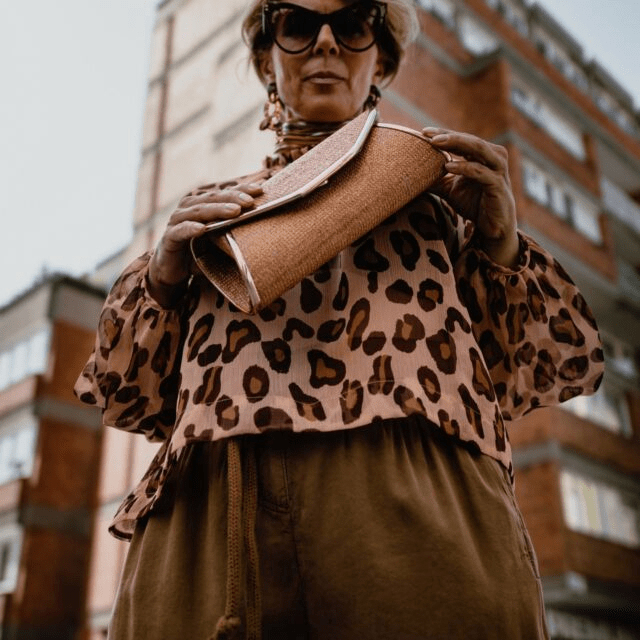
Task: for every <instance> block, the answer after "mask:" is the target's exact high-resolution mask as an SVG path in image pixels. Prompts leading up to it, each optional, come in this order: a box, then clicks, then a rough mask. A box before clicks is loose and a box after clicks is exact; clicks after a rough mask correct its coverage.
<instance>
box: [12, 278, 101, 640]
mask: <svg viewBox="0 0 640 640" xmlns="http://www.w3.org/2000/svg"><path fill="white" fill-rule="evenodd" d="M103 299H104V292H103V290H101V289H96V288H94V287H91V286H88V285H87V284H85V283H82V282H78V281H76V280H72V279H70V278H65V277H61V276H52V277H49V278H46V279H45V280H43V281H42V282H41V283H40V284H38V285H36V286H34V287H33V288H32V289H30V290H29V291H27V292H26V293H24V294H23V295H21V296H20V297H19V298H18V299H16V300H15V301H13V302H11V303H10V304H8V305H6V306H5V307H4V308H2V309H0V629H1V632H0V636H1V637H2V638H3V640H5V639H7V640H25V639H27V638H34V639H37V638H43V639H44V638H50V639H54V638H55V639H56V640H73V639H75V638H78V637H79V636H78V634H79V633H80V632H81V630H82V628H83V627H84V605H85V602H86V597H87V580H88V567H89V557H90V551H91V534H92V530H93V523H94V509H95V504H96V502H95V501H96V486H97V478H98V476H97V469H98V462H99V460H100V445H101V440H102V430H101V429H100V415H99V413H97V412H96V411H95V410H93V409H88V408H86V407H85V406H83V405H81V404H80V402H78V401H77V400H76V399H75V398H74V396H73V394H72V386H73V380H74V377H75V376H76V375H77V372H78V370H79V369H81V368H82V366H83V362H84V361H86V357H87V351H88V350H89V349H91V345H92V344H93V341H94V335H95V324H96V322H97V318H98V314H99V311H100V308H101V306H102V301H103Z"/></svg>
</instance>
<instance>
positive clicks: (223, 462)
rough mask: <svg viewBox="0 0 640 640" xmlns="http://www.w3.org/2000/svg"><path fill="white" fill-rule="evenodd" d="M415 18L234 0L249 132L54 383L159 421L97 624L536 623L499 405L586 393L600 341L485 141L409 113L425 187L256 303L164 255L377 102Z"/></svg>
mask: <svg viewBox="0 0 640 640" xmlns="http://www.w3.org/2000/svg"><path fill="white" fill-rule="evenodd" d="M212 10H213V5H212ZM415 24H416V18H415V15H414V9H413V5H412V3H411V2H410V0H390V1H388V2H386V3H382V2H377V1H371V0H355V1H346V0H296V2H295V3H289V2H286V3H285V2H271V1H269V2H266V1H265V0H253V2H252V4H251V7H250V10H249V13H248V16H247V18H246V20H245V23H244V34H245V37H246V40H247V42H248V44H249V46H250V48H251V55H252V60H253V63H254V66H255V69H256V71H257V72H258V75H259V77H260V78H261V80H263V81H264V84H265V86H266V87H267V90H268V101H267V105H266V109H265V113H266V117H265V122H264V123H263V126H268V127H270V128H273V129H274V130H275V131H276V148H275V151H274V153H273V155H272V156H270V157H269V158H267V159H266V161H265V163H264V168H263V169H262V170H260V171H258V172H257V173H255V174H254V175H252V176H249V177H245V178H241V179H238V180H234V181H226V182H225V183H223V184H211V185H207V186H205V187H202V188H200V189H197V190H195V191H193V192H192V193H191V194H189V195H187V196H185V197H184V198H183V199H182V201H181V202H180V203H179V205H178V208H177V209H176V211H175V212H174V213H173V215H172V216H171V219H170V221H169V224H168V226H167V229H166V231H165V233H164V235H163V237H162V239H161V241H160V243H159V245H158V247H157V249H156V251H155V252H153V254H151V255H145V256H142V257H141V258H139V259H138V260H137V261H135V262H134V263H133V264H132V265H130V266H129V267H128V268H127V269H126V270H125V272H124V273H123V275H122V276H121V278H120V279H119V280H118V282H117V283H116V284H115V286H114V288H113V290H112V291H111V293H110V294H109V296H108V299H107V301H106V304H105V307H104V311H103V314H102V317H101V319H100V327H99V332H98V337H97V341H96V348H95V351H94V353H93V355H92V357H91V359H90V360H89V362H88V364H87V366H86V368H85V370H84V371H83V373H82V375H81V377H80V379H79V380H78V383H77V386H76V391H77V393H78V395H79V397H80V398H81V399H82V400H84V401H86V402H88V403H92V404H97V405H99V406H100V407H102V409H103V411H104V423H105V424H106V425H110V426H114V427H116V428H120V429H124V430H127V431H130V432H135V433H143V434H145V435H146V436H147V437H148V438H150V439H152V440H156V441H160V442H162V443H163V444H162V447H161V448H160V450H159V452H158V455H157V456H156V458H155V459H154V461H153V463H152V465H151V467H150V469H149V470H148V472H147V473H146V475H145V476H144V478H143V479H142V482H141V483H140V484H139V485H138V487H137V488H136V489H135V491H134V492H133V493H132V494H131V495H130V496H129V497H128V498H127V499H126V501H125V502H124V503H123V505H122V506H121V507H120V509H119V510H118V513H117V514H116V517H115V519H114V521H113V524H112V531H113V532H114V533H115V534H116V535H118V536H120V537H123V538H126V539H131V547H130V550H129V555H128V558H127V562H126V566H125V569H124V573H123V576H122V582H121V586H120V590H119V593H118V596H117V601H116V604H115V610H114V616H113V620H112V626H111V635H110V637H111V638H114V639H116V640H123V639H129V638H136V639H139V638H145V639H147V640H155V639H160V638H177V637H180V638H189V639H190V640H198V639H200V638H202V639H203V640H204V639H205V638H208V637H209V636H211V634H213V633H214V632H215V634H216V635H217V637H219V638H224V637H234V634H236V633H238V634H240V633H244V634H245V635H246V636H247V637H250V638H257V637H259V636H260V635H261V634H262V635H263V636H264V637H265V638H278V639H286V638H319V639H329V638H330V639H332V640H341V639H344V640H347V639H353V638H380V639H385V640H386V639H389V638H402V639H409V638H448V639H452V638H453V639H455V638H464V639H465V640H469V639H471V638H477V639H480V638H482V639H483V640H485V639H487V638H496V639H498V638H500V639H507V638H509V639H512V638H519V639H529V638H531V639H534V638H536V639H537V638H544V637H546V631H545V627H544V613H543V605H542V599H541V591H540V583H539V575H538V569H537V564H536V560H535V556H534V553H533V550H532V548H531V544H530V541H529V538H528V535H527V532H526V530H525V528H524V524H523V522H522V518H521V516H520V514H519V511H518V508H517V506H516V504H515V501H514V496H513V491H512V484H511V478H512V467H511V458H510V448H509V442H508V437H507V433H506V430H505V427H504V419H507V420H509V419H514V418H517V417H519V416H521V415H523V414H524V413H526V412H528V411H530V410H532V409H534V408H536V407H538V406H542V405H548V404H553V403H557V402H560V401H562V400H565V399H568V398H570V397H573V396H575V395H577V394H580V393H590V392H593V390H594V389H596V388H597V386H598V384H599V381H600V378H601V375H602V351H601V349H600V345H599V341H598V335H597V329H596V325H595V322H594V320H593V317H592V316H591V313H590V311H589V309H588V307H587V306H586V304H585V302H584V299H583V298H582V296H581V295H580V293H579V292H578V291H577V290H576V288H575V286H574V285H573V283H572V282H571V280H570V278H569V277H568V276H567V275H566V273H565V272H564V271H563V269H562V268H561V267H560V265H558V263H557V262H556V261H555V260H554V259H553V258H552V257H551V256H550V255H549V254H547V253H546V252H545V251H544V250H543V249H541V248H540V247H539V246H537V245H536V244H535V243H534V242H533V241H532V240H531V239H530V238H528V237H527V236H525V235H523V234H521V233H519V232H518V231H517V228H516V216H515V204H514V198H513V195H512V192H511V188H510V182H509V175H508V162H507V155H506V151H505V150H504V149H503V148H502V147H499V146H496V145H493V144H490V143H488V142H485V141H483V140H480V139H478V138H476V137H474V136H471V135H468V134H463V133H456V132H451V131H441V130H433V129H426V130H425V132H424V133H425V135H427V136H428V137H430V139H431V142H432V143H433V144H434V145H435V146H436V147H438V148H440V149H442V150H446V151H448V152H450V153H451V154H453V156H452V157H453V158H454V159H453V160H451V161H450V162H448V163H447V165H446V169H447V171H448V173H447V175H446V176H445V178H444V179H443V180H442V181H441V182H440V183H439V184H438V185H436V188H435V189H434V193H425V194H423V195H422V196H420V197H418V198H417V199H416V200H414V201H413V202H412V203H410V204H409V205H408V206H406V207H403V208H402V209H401V210H399V211H398V212H396V213H395V214H394V215H393V216H391V218H389V220H388V221H387V222H385V224H383V225H381V226H380V227H378V228H376V229H374V230H372V231H371V232H370V233H368V234H367V235H366V236H365V237H363V238H361V239H360V241H359V242H357V243H355V244H354V245H353V246H350V247H348V248H347V249H345V250H344V251H342V252H341V253H340V254H339V255H338V256H336V257H335V258H334V259H333V260H332V261H331V262H329V263H328V264H326V265H324V266H323V267H322V268H321V269H319V270H318V271H317V272H316V273H314V274H311V275H310V276H309V277H307V278H305V279H304V280H303V281H302V282H300V283H299V284H297V285H296V286H295V287H293V288H292V289H291V290H289V291H288V292H286V293H285V294H284V295H283V296H282V297H281V298H279V299H278V300H276V301H275V302H274V303H273V304H272V305H271V306H269V307H268V308H266V309H264V310H262V311H261V312H260V313H259V314H258V315H256V316H247V315H245V314H242V313H241V312H239V311H238V310H237V309H235V308H233V307H232V306H231V305H229V303H227V302H226V301H225V300H224V299H223V298H222V296H221V295H219V294H218V293H217V292H216V291H215V290H214V289H213V288H212V286H211V285H210V284H209V282H208V281H207V280H206V279H205V278H204V277H202V276H201V275H199V274H198V272H197V270H196V271H194V269H193V265H192V263H191V259H190V254H189V242H190V240H191V239H192V238H194V237H196V236H198V235H200V234H202V233H203V232H204V229H205V225H206V224H207V223H209V222H211V221H215V220H218V219H221V218H226V217H229V216H236V215H238V214H239V213H240V212H241V211H243V210H246V209H247V208H250V207H251V206H252V204H253V198H254V197H255V196H256V195H258V194H259V193H261V187H260V185H261V183H263V182H264V181H265V180H266V179H268V178H269V177H270V176H272V175H274V173H275V172H277V171H279V170H280V169H281V168H282V167H284V166H285V165H287V164H288V163H289V162H291V161H292V160H295V159H296V158H297V157H299V156H300V155H302V154H303V153H304V152H305V151H306V150H308V149H309V148H310V147H311V146H313V144H315V143H316V142H317V141H318V140H321V139H323V138H324V137H326V136H327V135H329V134H330V133H331V132H332V131H334V130H335V129H336V128H337V127H339V126H340V125H341V124H342V123H344V122H345V121H348V120H350V119H351V118H353V117H354V116H356V115H357V114H359V113H360V112H362V110H363V109H365V108H368V107H370V106H371V105H373V104H375V103H376V102H377V100H378V98H379V91H378V89H377V85H379V84H380V83H383V82H385V81H388V80H389V79H391V78H392V77H393V75H394V74H395V72H396V71H397V68H398V65H399V62H400V59H401V57H402V54H403V51H404V50H405V48H406V46H407V45H408V43H409V41H410V40H411V38H412V37H413V34H414V30H415ZM389 173H390V180H393V167H389ZM436 194H437V195H436ZM357 213H358V212H357V211H354V215H357ZM283 260H286V256H283Z"/></svg>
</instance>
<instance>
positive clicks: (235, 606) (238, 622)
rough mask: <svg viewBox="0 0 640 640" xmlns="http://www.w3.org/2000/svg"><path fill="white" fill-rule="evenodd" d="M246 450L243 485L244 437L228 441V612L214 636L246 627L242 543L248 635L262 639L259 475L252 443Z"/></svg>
mask: <svg viewBox="0 0 640 640" xmlns="http://www.w3.org/2000/svg"><path fill="white" fill-rule="evenodd" d="M245 450H246V453H247V455H246V463H247V464H246V468H247V483H246V487H244V488H243V482H242V480H243V478H242V476H243V474H242V458H241V447H240V441H239V439H237V438H230V439H229V442H228V444H227V483H228V494H229V496H228V505H227V600H226V605H225V612H224V615H223V616H222V617H221V618H220V619H219V620H218V623H217V625H216V630H215V633H214V634H213V636H211V639H210V640H234V639H235V638H239V637H240V632H241V630H242V617H241V607H242V547H243V546H244V548H245V557H246V638H247V640H260V637H261V631H262V603H261V598H260V573H259V559H258V544H257V540H256V516H257V510H258V475H257V470H256V456H255V451H254V449H253V447H252V446H248V447H246V448H245Z"/></svg>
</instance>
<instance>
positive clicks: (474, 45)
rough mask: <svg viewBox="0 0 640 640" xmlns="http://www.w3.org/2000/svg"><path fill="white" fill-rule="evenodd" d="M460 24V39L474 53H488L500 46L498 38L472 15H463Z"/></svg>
mask: <svg viewBox="0 0 640 640" xmlns="http://www.w3.org/2000/svg"><path fill="white" fill-rule="evenodd" d="M458 25H459V32H460V40H461V42H462V44H463V46H464V48H465V49H466V50H467V51H469V52H470V53H473V55H476V56H482V55H486V54H488V53H491V52H492V51H495V50H496V49H497V48H498V46H499V43H498V40H497V39H496V38H495V37H494V36H493V35H491V34H490V33H489V32H488V31H486V30H485V29H484V28H483V27H482V26H481V25H480V24H479V23H478V22H477V21H476V20H474V19H473V18H472V17H471V16H468V15H464V16H461V18H460V20H459V21H458Z"/></svg>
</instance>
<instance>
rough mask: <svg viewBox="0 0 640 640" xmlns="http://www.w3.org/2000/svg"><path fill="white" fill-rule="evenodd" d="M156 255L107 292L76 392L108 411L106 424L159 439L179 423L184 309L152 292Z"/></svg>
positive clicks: (143, 259)
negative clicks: (152, 264)
mask: <svg viewBox="0 0 640 640" xmlns="http://www.w3.org/2000/svg"><path fill="white" fill-rule="evenodd" d="M150 257H151V254H149V253H147V254H145V255H143V256H141V257H140V258H138V259H136V260H135V261H134V262H132V263H131V264H130V265H129V266H128V267H127V268H126V269H125V270H124V272H123V273H122V275H121V276H120V277H119V278H118V280H117V281H116V283H115V284H114V286H113V288H112V289H111V291H110V293H109V295H108V296H107V299H106V302H105V304H104V306H103V308H102V312H101V315H100V320H99V324H98V332H97V336H96V342H95V346H94V350H93V352H92V354H91V356H90V358H89V360H88V362H87V364H86V365H85V367H84V369H83V371H82V373H81V374H80V376H79V378H78V380H77V382H76V384H75V388H74V391H75V394H76V396H77V397H78V398H79V399H80V400H81V401H83V402H85V403H87V404H91V405H95V406H98V407H100V408H101V409H102V410H103V423H104V424H105V425H107V426H113V427H116V428H118V429H123V430H125V431H128V432H131V433H142V434H144V435H145V436H146V437H147V439H149V440H151V441H154V442H157V441H162V440H165V439H167V437H168V436H169V434H170V431H171V429H172V426H173V424H174V421H175V407H176V396H177V389H178V384H179V372H178V370H177V367H176V363H177V362H179V359H180V353H181V350H182V331H181V323H180V310H167V309H164V308H162V307H161V306H160V305H158V303H157V302H156V301H155V300H154V299H153V298H152V297H151V296H150V295H149V293H148V291H147V287H146V275H147V269H148V263H149V259H150Z"/></svg>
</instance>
